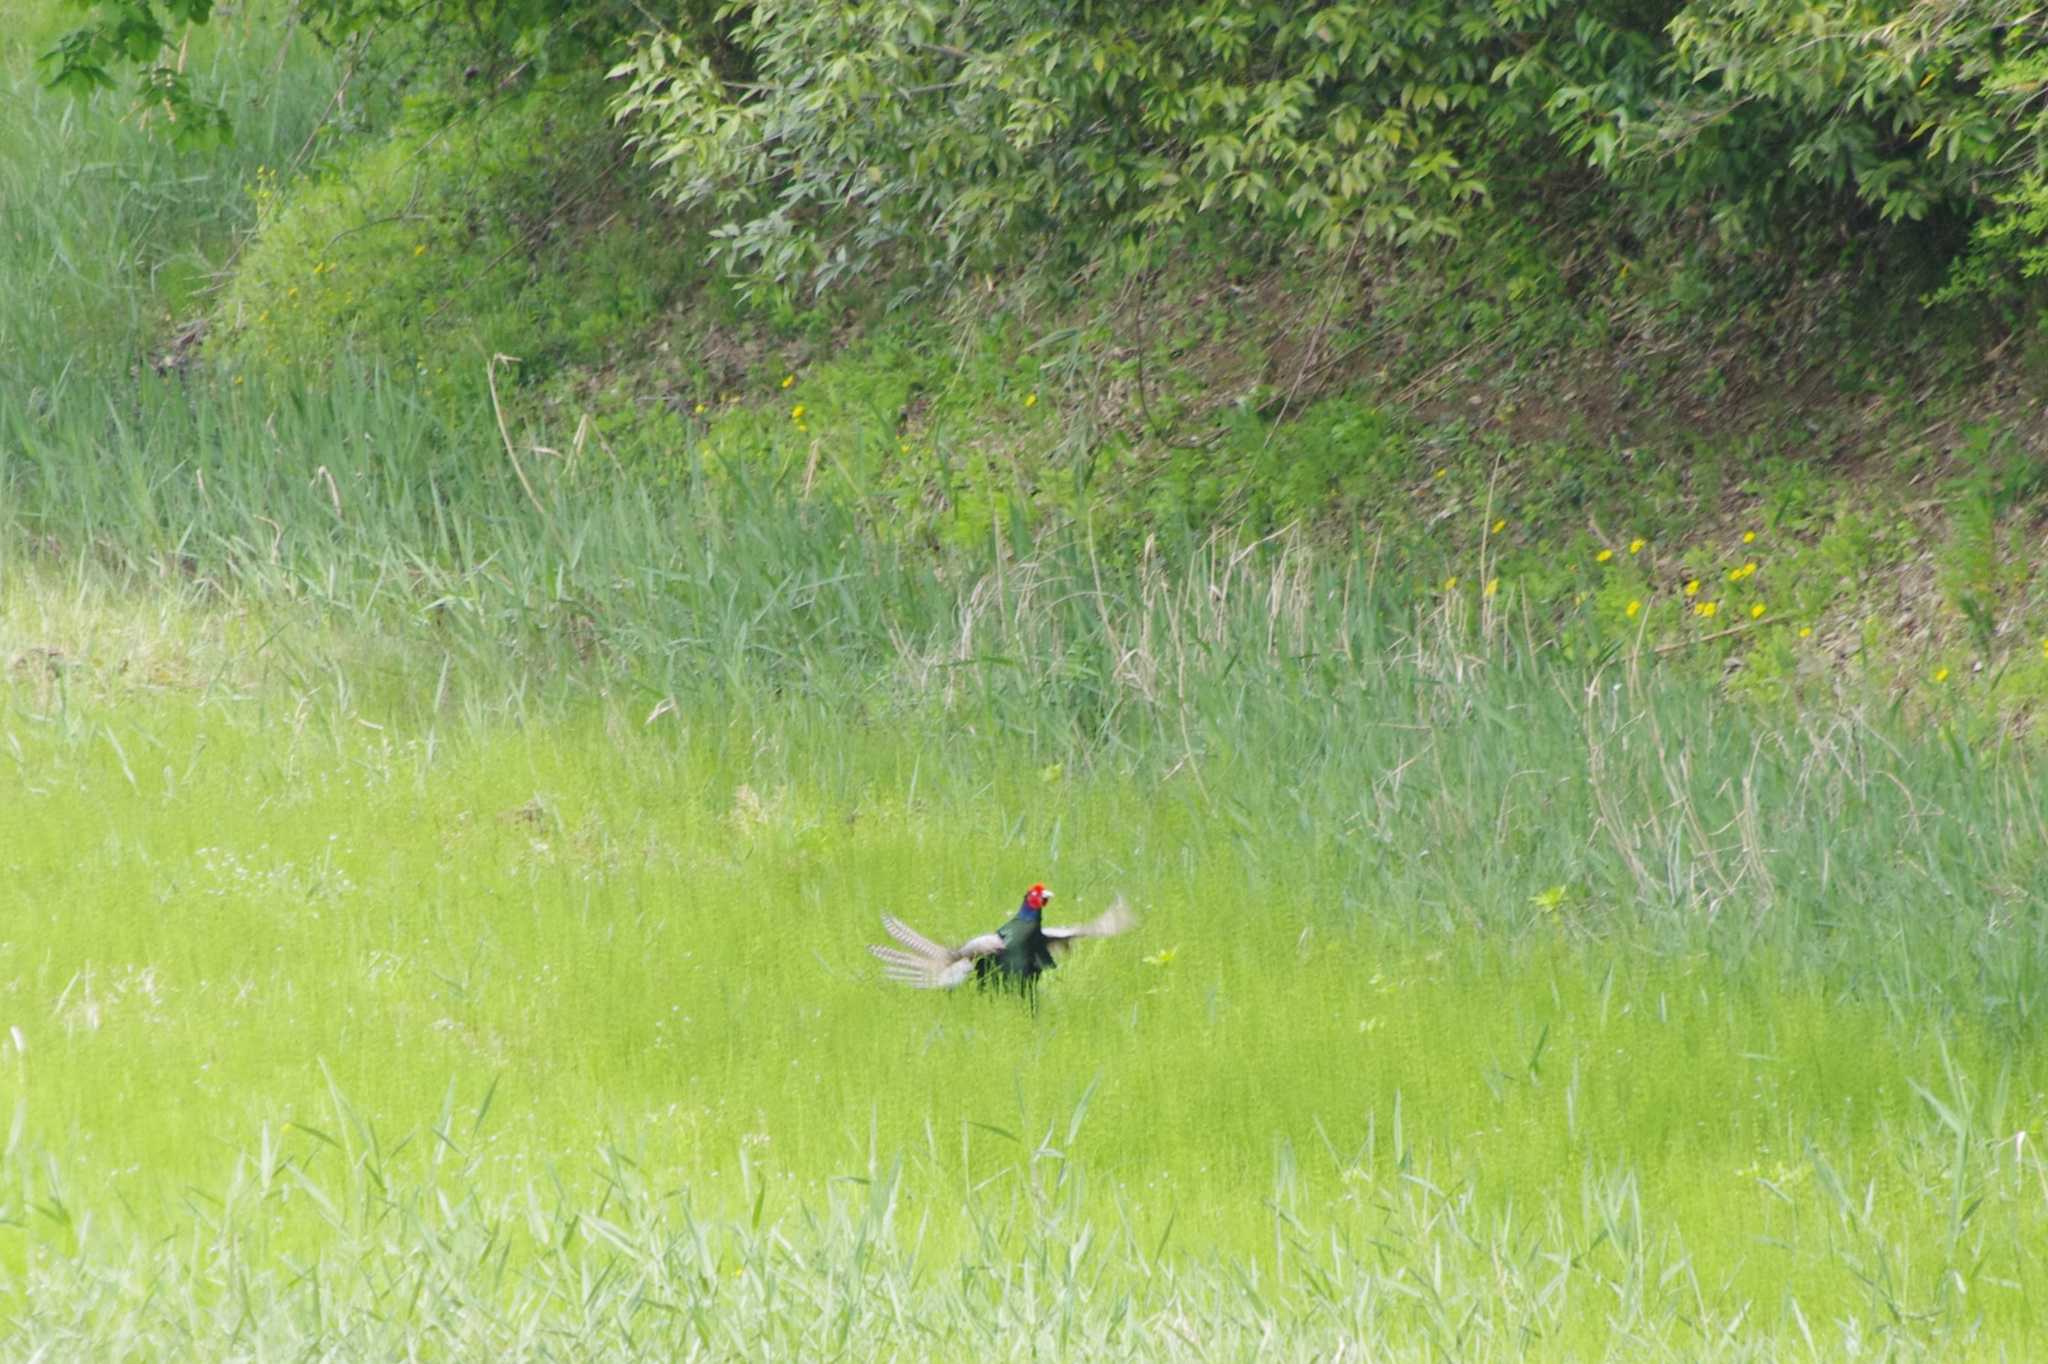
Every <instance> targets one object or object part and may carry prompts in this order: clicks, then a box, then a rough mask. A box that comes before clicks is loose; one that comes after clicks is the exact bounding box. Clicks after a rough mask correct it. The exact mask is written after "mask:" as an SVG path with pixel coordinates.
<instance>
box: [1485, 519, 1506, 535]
mask: <svg viewBox="0 0 2048 1364" xmlns="http://www.w3.org/2000/svg"><path fill="white" fill-rule="evenodd" d="M1507 528H1508V523H1507V521H1506V520H1505V519H1502V520H1499V521H1496V522H1494V523H1493V526H1492V529H1491V530H1490V531H1489V532H1488V534H1491V535H1498V534H1500V533H1501V532H1502V531H1504V530H1506V529H1507Z"/></svg>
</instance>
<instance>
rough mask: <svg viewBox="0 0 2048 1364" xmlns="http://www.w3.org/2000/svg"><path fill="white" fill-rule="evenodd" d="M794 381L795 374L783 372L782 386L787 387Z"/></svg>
mask: <svg viewBox="0 0 2048 1364" xmlns="http://www.w3.org/2000/svg"><path fill="white" fill-rule="evenodd" d="M795 382H796V376H795V375H794V374H785V375H783V376H782V386H783V387H784V388H788V387H789V386H790V385H791V384H793V383H795Z"/></svg>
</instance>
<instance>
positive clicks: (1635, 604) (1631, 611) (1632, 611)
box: [1627, 597, 1643, 620]
mask: <svg viewBox="0 0 2048 1364" xmlns="http://www.w3.org/2000/svg"><path fill="white" fill-rule="evenodd" d="M1642 609H1643V604H1642V603H1641V602H1639V601H1637V600H1635V599H1634V598H1633V597H1631V598H1630V599H1629V603H1628V608H1627V611H1628V618H1629V619H1630V620H1634V619H1635V618H1636V616H1637V615H1638V614H1639V613H1640V612H1641V611H1642Z"/></svg>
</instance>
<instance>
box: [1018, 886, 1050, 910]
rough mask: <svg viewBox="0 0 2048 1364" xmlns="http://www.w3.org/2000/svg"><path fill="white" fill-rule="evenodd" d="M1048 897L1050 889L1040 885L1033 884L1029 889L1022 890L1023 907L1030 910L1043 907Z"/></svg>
mask: <svg viewBox="0 0 2048 1364" xmlns="http://www.w3.org/2000/svg"><path fill="white" fill-rule="evenodd" d="M1050 899H1052V892H1051V891H1049V890H1047V889H1046V888H1045V887H1044V886H1042V885H1037V886H1033V887H1032V888H1031V889H1030V890H1027V891H1025V892H1024V908H1026V909H1030V910H1040V909H1044V908H1045V902H1046V901H1047V900H1050Z"/></svg>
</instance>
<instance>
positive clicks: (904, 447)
mask: <svg viewBox="0 0 2048 1364" xmlns="http://www.w3.org/2000/svg"><path fill="white" fill-rule="evenodd" d="M896 453H897V454H899V455H907V454H909V453H910V442H909V441H907V440H900V441H897V442H896Z"/></svg>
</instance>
